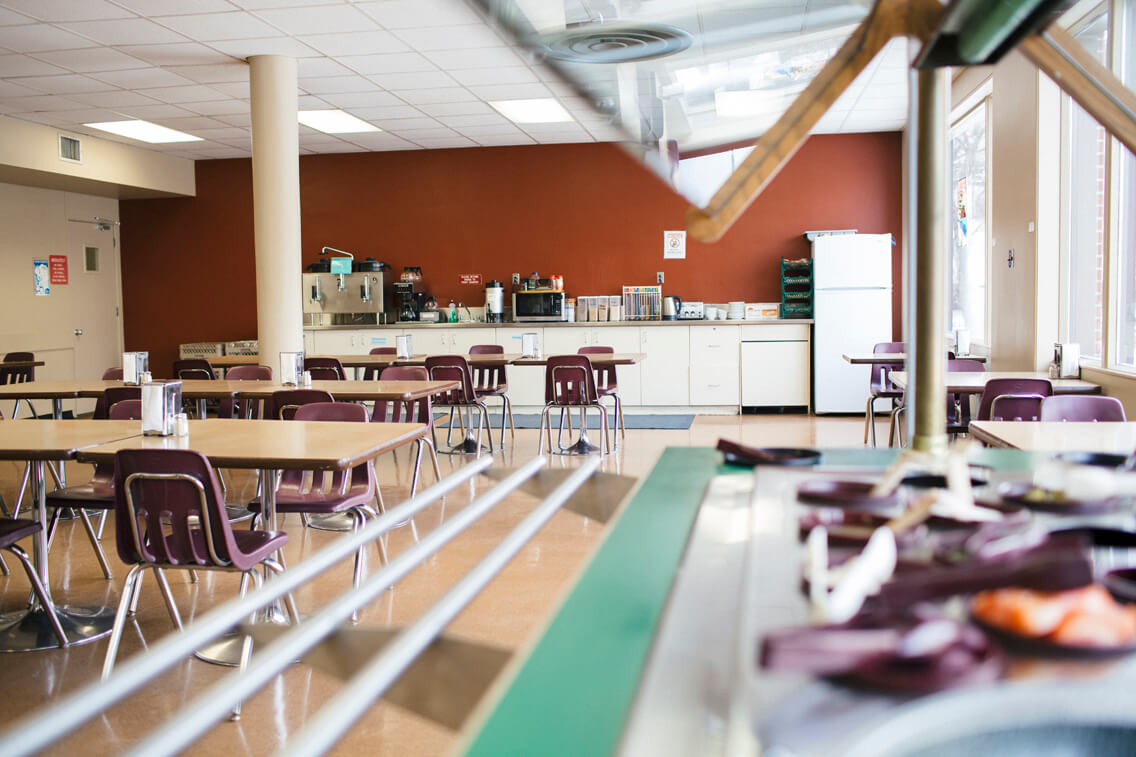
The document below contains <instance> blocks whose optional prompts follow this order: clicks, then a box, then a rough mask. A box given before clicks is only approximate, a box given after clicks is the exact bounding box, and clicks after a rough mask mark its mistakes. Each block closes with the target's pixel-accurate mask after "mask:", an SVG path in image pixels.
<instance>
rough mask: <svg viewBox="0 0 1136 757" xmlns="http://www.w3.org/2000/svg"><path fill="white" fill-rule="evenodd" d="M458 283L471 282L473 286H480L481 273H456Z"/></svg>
mask: <svg viewBox="0 0 1136 757" xmlns="http://www.w3.org/2000/svg"><path fill="white" fill-rule="evenodd" d="M458 283H459V284H472V285H474V286H481V274H480V273H459V274H458Z"/></svg>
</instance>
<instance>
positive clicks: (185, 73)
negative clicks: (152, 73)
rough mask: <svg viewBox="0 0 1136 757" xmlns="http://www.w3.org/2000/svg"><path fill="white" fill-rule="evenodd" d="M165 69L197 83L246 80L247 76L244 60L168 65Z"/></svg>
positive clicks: (246, 65) (246, 66) (247, 71)
mask: <svg viewBox="0 0 1136 757" xmlns="http://www.w3.org/2000/svg"><path fill="white" fill-rule="evenodd" d="M166 70H168V71H170V72H171V73H175V74H178V75H179V76H181V77H184V79H186V80H188V81H192V82H197V83H198V84H221V83H230V82H247V81H248V78H249V70H248V64H247V63H245V62H244V61H233V62H232V63H216V64H213V65H211V66H170V67H169V68H168V69H166Z"/></svg>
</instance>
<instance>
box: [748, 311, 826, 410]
mask: <svg viewBox="0 0 1136 757" xmlns="http://www.w3.org/2000/svg"><path fill="white" fill-rule="evenodd" d="M811 374H812V360H811V345H810V326H809V324H807V323H793V324H788V323H783V322H778V323H770V324H761V325H758V324H746V325H744V326H742V343H741V379H742V410H743V411H744V410H745V409H746V408H768V407H792V408H797V407H802V408H804V409H805V411H806V412H808V409H809V405H810V400H811V397H812V380H811V379H812V375H811Z"/></svg>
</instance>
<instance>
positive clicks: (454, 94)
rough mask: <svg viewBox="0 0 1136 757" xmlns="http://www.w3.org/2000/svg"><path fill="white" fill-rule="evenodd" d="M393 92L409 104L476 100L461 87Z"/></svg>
mask: <svg viewBox="0 0 1136 757" xmlns="http://www.w3.org/2000/svg"><path fill="white" fill-rule="evenodd" d="M394 94H396V95H398V96H399V97H401V98H402V99H403V100H406V101H407V102H408V103H410V104H411V105H429V104H431V103H456V102H466V101H469V100H476V99H477V98H476V97H474V96H473V93H472V92H470V91H469V90H468V89H463V88H461V87H438V88H436V89H403V90H399V91H397V92H395V93H394Z"/></svg>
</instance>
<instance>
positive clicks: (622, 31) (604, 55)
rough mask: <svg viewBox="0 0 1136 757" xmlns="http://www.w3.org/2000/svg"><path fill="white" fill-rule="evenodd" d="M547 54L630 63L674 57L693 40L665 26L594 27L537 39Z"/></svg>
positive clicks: (569, 59)
mask: <svg viewBox="0 0 1136 757" xmlns="http://www.w3.org/2000/svg"><path fill="white" fill-rule="evenodd" d="M538 42H539V44H540V46H541V47H543V48H544V54H545V56H546V57H548V58H552V59H553V60H562V61H566V62H569V63H627V62H630V61H636V60H649V59H651V58H659V57H662V56H664V55H673V54H674V53H679V52H682V51H683V50H685V49H686V48H688V47H690V45H691V44H692V43H693V42H694V37H692V36H691V35H690V34H689V33H687V32H685V31H683V30H682V29H679V28H678V27H675V26H667V25H666V24H636V25H629V24H592V25H589V26H584V27H577V28H575V29H567V30H565V31H563V32H557V33H555V34H542V35H541V36H540V37H539V38H538Z"/></svg>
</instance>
